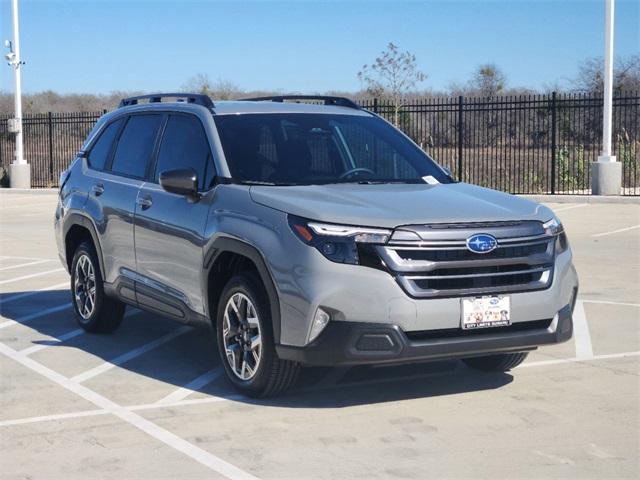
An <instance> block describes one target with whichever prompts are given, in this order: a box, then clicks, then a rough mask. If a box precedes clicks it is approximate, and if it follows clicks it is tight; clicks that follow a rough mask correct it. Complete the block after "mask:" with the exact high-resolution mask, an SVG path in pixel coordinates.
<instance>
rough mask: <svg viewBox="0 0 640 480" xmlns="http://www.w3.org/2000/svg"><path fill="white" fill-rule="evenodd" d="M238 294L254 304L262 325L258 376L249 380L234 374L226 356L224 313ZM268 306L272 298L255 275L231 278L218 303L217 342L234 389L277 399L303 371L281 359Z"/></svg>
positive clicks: (257, 396)
mask: <svg viewBox="0 0 640 480" xmlns="http://www.w3.org/2000/svg"><path fill="white" fill-rule="evenodd" d="M236 294H242V295H244V296H246V297H247V298H248V299H249V300H250V301H251V303H252V304H253V307H254V308H255V310H256V313H257V319H258V323H259V325H260V337H261V346H260V349H261V353H260V361H259V363H258V364H257V369H255V373H254V374H253V376H252V377H251V378H249V379H242V378H240V376H239V374H236V373H234V369H233V367H232V366H231V363H232V361H231V360H230V359H228V357H227V353H226V347H225V343H224V338H223V337H224V332H223V330H224V328H223V321H224V314H225V310H226V308H227V305H228V303H229V301H230V299H231V298H232V297H234V295H236ZM269 307H270V304H269V299H268V296H267V292H266V290H265V288H264V286H263V284H262V281H261V280H260V279H259V277H258V276H257V275H255V274H254V273H252V272H242V273H240V274H238V275H236V276H234V277H233V278H231V280H229V282H227V284H226V286H225V287H224V290H223V291H222V294H221V296H220V300H219V302H218V311H217V315H216V339H217V343H218V351H219V352H220V359H221V361H222V365H223V367H224V370H225V373H226V374H227V378H228V379H229V380H230V381H231V383H232V384H233V385H234V387H235V388H236V389H237V390H238V391H240V392H241V393H243V394H244V395H247V396H249V397H254V398H264V397H274V396H277V395H281V394H283V393H284V392H286V391H287V390H288V389H289V388H291V387H292V386H293V385H294V384H295V382H296V380H297V379H298V374H299V372H300V364H298V363H296V362H291V361H288V360H281V359H280V358H278V355H277V353H276V350H275V342H274V338H273V325H272V322H271V309H270V308H269Z"/></svg>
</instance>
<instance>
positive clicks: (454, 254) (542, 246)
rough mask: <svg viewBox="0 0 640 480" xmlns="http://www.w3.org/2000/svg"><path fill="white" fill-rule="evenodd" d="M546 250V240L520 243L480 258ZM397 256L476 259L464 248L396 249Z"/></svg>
mask: <svg viewBox="0 0 640 480" xmlns="http://www.w3.org/2000/svg"><path fill="white" fill-rule="evenodd" d="M546 250H547V242H541V243H534V244H530V245H521V246H519V247H502V248H497V249H495V250H494V251H493V252H489V253H484V254H482V258H485V259H489V258H510V257H526V256H529V255H535V254H539V253H544V252H545V251H546ZM397 252H398V256H399V257H400V258H402V259H403V260H426V261H431V262H442V261H444V260H476V259H477V258H478V254H477V253H473V252H470V251H469V250H467V249H464V250H415V249H407V250H403V249H400V250H397Z"/></svg>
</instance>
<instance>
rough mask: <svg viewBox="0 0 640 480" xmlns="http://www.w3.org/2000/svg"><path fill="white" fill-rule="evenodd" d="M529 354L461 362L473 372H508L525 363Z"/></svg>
mask: <svg viewBox="0 0 640 480" xmlns="http://www.w3.org/2000/svg"><path fill="white" fill-rule="evenodd" d="M528 355H529V352H518V353H500V354H497V355H488V356H486V357H473V358H465V359H463V360H462V361H463V362H464V363H465V364H466V365H467V367H471V368H473V369H475V370H482V371H483V372H508V371H509V370H511V369H512V368H516V367H517V366H518V365H520V364H521V363H522V362H524V361H525V359H526V358H527V356H528Z"/></svg>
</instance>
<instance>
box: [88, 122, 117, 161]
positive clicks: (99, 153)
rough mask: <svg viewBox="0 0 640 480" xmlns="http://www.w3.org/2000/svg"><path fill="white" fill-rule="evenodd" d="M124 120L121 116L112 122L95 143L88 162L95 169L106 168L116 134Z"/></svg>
mask: <svg viewBox="0 0 640 480" xmlns="http://www.w3.org/2000/svg"><path fill="white" fill-rule="evenodd" d="M123 121H124V120H123V119H122V118H119V119H118V120H116V121H115V122H112V123H110V124H109V125H107V126H106V127H105V129H104V130H103V131H102V133H101V134H100V137H98V140H97V141H96V142H95V143H94V144H93V147H92V148H91V151H90V152H89V157H88V158H87V162H88V163H89V166H90V167H91V168H93V169H95V170H104V167H105V165H106V164H107V160H108V158H109V154H110V153H111V147H112V146H113V141H114V140H115V138H116V135H117V134H118V132H119V131H120V126H121V125H122V122H123Z"/></svg>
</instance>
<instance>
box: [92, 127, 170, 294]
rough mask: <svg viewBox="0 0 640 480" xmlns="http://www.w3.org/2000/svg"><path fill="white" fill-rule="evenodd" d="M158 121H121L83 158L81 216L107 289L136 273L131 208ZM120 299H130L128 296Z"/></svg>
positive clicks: (145, 169) (155, 135) (136, 194)
mask: <svg viewBox="0 0 640 480" xmlns="http://www.w3.org/2000/svg"><path fill="white" fill-rule="evenodd" d="M161 120H162V116H160V115H136V116H131V117H120V118H119V119H117V120H115V121H114V122H112V123H110V124H108V125H107V126H106V127H105V129H104V130H103V133H102V134H101V135H100V137H99V138H98V140H97V141H96V142H95V144H94V146H93V147H92V148H91V150H90V151H89V153H88V157H87V165H88V168H87V171H86V176H87V178H88V182H89V183H88V185H87V188H88V190H89V195H88V201H87V206H86V210H87V211H88V212H90V215H91V216H92V218H93V220H94V222H95V224H96V229H97V231H98V235H99V238H100V247H101V250H102V257H103V264H104V270H105V271H104V272H103V275H104V277H105V281H106V282H107V283H115V282H116V281H118V280H123V278H122V277H123V276H127V273H128V272H133V271H135V268H136V259H135V250H134V238H133V215H134V211H135V202H136V198H137V196H138V190H139V188H140V187H141V186H142V184H143V182H144V177H145V176H146V171H147V168H148V165H149V160H150V158H151V153H152V152H153V148H154V143H155V141H156V137H157V133H158V128H159V126H160V123H161ZM131 284H132V285H133V283H132V282H131ZM122 293H123V294H125V296H127V297H129V299H130V300H134V299H135V297H134V295H133V290H130V291H129V294H128V295H127V293H126V292H122Z"/></svg>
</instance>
